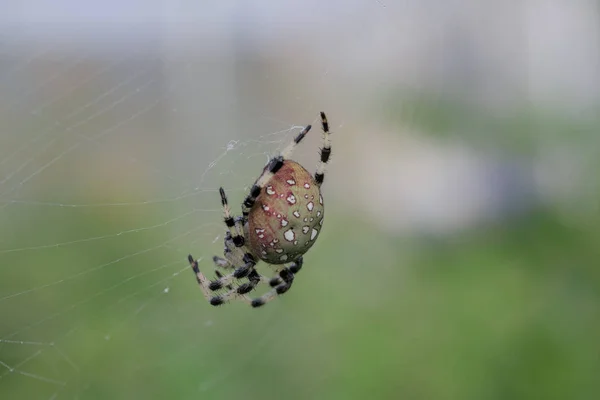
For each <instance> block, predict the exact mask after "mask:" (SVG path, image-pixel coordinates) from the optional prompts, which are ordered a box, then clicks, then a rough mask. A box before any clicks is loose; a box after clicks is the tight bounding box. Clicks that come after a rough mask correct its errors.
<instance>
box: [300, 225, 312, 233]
mask: <svg viewBox="0 0 600 400" xmlns="http://www.w3.org/2000/svg"><path fill="white" fill-rule="evenodd" d="M309 229H310V228H309V227H308V226H303V227H302V233H308V230H309Z"/></svg>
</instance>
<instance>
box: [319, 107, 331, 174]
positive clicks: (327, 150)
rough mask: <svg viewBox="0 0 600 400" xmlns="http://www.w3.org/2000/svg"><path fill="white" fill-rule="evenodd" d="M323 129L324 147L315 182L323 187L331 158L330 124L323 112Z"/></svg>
mask: <svg viewBox="0 0 600 400" xmlns="http://www.w3.org/2000/svg"><path fill="white" fill-rule="evenodd" d="M321 127H322V128H323V147H322V148H321V160H320V162H319V165H317V171H316V172H315V182H317V185H319V186H321V184H323V181H324V180H325V169H326V168H327V163H329V157H330V156H331V138H330V137H329V135H330V132H329V123H328V122H327V116H326V115H325V113H324V112H323V111H321Z"/></svg>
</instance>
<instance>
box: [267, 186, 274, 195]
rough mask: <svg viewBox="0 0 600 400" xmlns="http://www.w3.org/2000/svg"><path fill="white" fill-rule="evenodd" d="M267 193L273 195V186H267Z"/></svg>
mask: <svg viewBox="0 0 600 400" xmlns="http://www.w3.org/2000/svg"><path fill="white" fill-rule="evenodd" d="M267 194H268V195H274V194H275V191H274V190H273V186H270V185H269V186H267Z"/></svg>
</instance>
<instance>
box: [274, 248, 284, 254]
mask: <svg viewBox="0 0 600 400" xmlns="http://www.w3.org/2000/svg"><path fill="white" fill-rule="evenodd" d="M275 253H278V254H281V253H283V249H275Z"/></svg>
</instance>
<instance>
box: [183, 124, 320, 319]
mask: <svg viewBox="0 0 600 400" xmlns="http://www.w3.org/2000/svg"><path fill="white" fill-rule="evenodd" d="M321 126H322V128H323V147H322V148H321V159H320V162H319V164H318V166H317V171H316V172H315V175H314V178H313V176H312V175H311V174H310V173H309V172H308V171H307V170H306V169H305V168H304V167H303V166H302V165H300V164H298V163H297V162H295V161H293V160H291V159H290V157H291V155H292V152H293V150H294V148H295V147H296V146H297V145H298V143H300V141H302V139H303V138H304V137H305V136H306V134H307V133H308V132H309V131H310V129H311V126H310V125H308V126H306V127H305V128H304V129H303V130H302V131H301V132H300V133H299V134H298V135H297V136H296V137H295V138H294V140H293V141H292V143H290V144H289V145H288V146H287V147H286V148H285V149H284V150H283V151H282V152H281V154H279V155H278V156H276V157H274V158H272V159H271V160H269V162H268V163H267V165H266V166H265V167H264V169H263V171H262V174H261V175H260V176H259V177H258V179H256V181H255V182H254V184H253V185H252V188H251V189H250V193H249V194H248V195H247V196H246V198H245V200H244V201H243V203H242V215H241V216H238V217H234V216H233V215H232V214H231V210H230V208H229V205H228V203H227V196H226V194H225V190H223V188H222V187H221V188H220V189H219V192H220V194H221V204H222V206H223V215H224V221H225V225H226V227H227V230H226V232H225V238H224V242H225V250H224V252H223V255H224V258H223V257H218V256H214V257H213V261H214V263H215V265H216V266H217V268H218V269H216V270H215V274H216V276H217V278H216V279H214V280H209V279H207V278H206V277H205V276H204V274H202V272H200V269H199V268H198V261H197V260H196V259H194V257H192V255H191V254H190V255H189V256H188V261H189V263H190V265H191V267H192V270H193V271H194V273H195V274H196V280H197V281H198V284H199V285H200V289H201V290H202V293H203V294H204V297H206V299H207V300H208V301H209V303H210V304H212V305H213V306H218V305H221V304H223V303H225V302H227V301H229V300H242V301H244V302H245V303H247V304H249V305H251V306H252V307H255V308H256V307H260V306H262V305H264V304H266V303H268V302H270V301H271V300H273V299H274V298H276V297H277V296H278V295H281V294H284V293H285V292H287V291H288V290H289V289H290V288H291V286H292V283H293V282H294V276H295V275H296V274H297V273H298V272H299V271H300V269H301V268H302V263H303V255H304V254H305V253H306V252H307V251H308V249H310V248H311V247H312V245H313V244H314V243H315V241H316V240H317V237H318V235H319V232H320V229H321V227H322V225H323V217H324V208H323V196H322V195H321V184H322V183H323V180H324V178H325V168H326V166H327V163H328V162H329V157H330V155H331V141H330V138H329V134H330V132H329V124H328V122H327V117H326V116H325V113H324V112H321ZM259 260H262V261H264V262H266V263H267V264H270V265H272V266H274V267H275V270H276V274H275V276H274V277H273V278H270V279H269V278H266V277H265V276H263V275H260V274H259V273H258V272H257V271H256V269H255V266H256V264H257V263H258V261H259ZM219 268H220V269H223V270H224V271H229V273H228V274H226V275H224V274H223V273H221V272H220V271H219ZM237 279H247V282H245V283H241V284H238V285H236V284H235V281H236V280H237ZM261 282H263V283H268V284H269V286H270V287H271V289H270V290H269V291H268V292H267V293H265V294H264V295H262V296H260V297H257V298H254V299H251V298H249V297H248V296H247V293H249V292H251V291H252V290H254V289H255V288H256V286H257V285H258V284H259V283H261Z"/></svg>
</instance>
